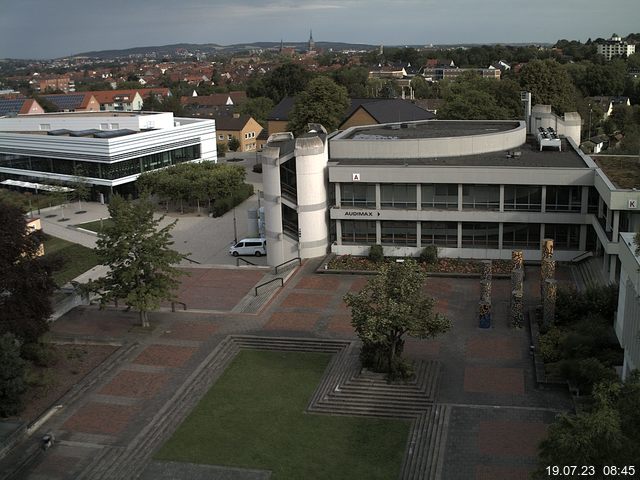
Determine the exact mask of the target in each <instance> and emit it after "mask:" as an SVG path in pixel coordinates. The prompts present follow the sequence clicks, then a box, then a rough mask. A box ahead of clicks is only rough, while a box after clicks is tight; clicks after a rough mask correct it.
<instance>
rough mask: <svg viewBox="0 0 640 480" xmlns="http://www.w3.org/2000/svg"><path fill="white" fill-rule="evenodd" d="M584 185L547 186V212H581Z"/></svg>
mask: <svg viewBox="0 0 640 480" xmlns="http://www.w3.org/2000/svg"><path fill="white" fill-rule="evenodd" d="M581 199H582V187H580V186H572V187H560V186H549V187H547V202H546V206H545V208H546V210H547V212H579V211H580V209H581Z"/></svg>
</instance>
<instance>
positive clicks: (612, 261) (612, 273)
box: [609, 255, 618, 283]
mask: <svg viewBox="0 0 640 480" xmlns="http://www.w3.org/2000/svg"><path fill="white" fill-rule="evenodd" d="M609 257H610V258H609V283H616V282H617V281H618V279H617V278H616V277H617V275H616V267H617V262H618V256H617V255H609Z"/></svg>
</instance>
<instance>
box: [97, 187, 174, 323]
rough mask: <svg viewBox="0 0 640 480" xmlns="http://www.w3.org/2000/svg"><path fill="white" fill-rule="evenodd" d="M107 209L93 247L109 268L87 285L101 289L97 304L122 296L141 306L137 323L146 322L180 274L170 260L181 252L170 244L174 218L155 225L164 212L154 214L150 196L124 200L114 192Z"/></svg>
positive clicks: (169, 295) (168, 296)
mask: <svg viewBox="0 0 640 480" xmlns="http://www.w3.org/2000/svg"><path fill="white" fill-rule="evenodd" d="M109 214H110V215H111V219H112V222H110V223H107V224H105V226H104V227H103V229H102V231H101V232H100V233H99V234H98V241H97V247H96V253H97V254H98V258H99V259H100V261H101V263H102V264H103V265H107V266H108V267H109V272H108V273H107V275H106V276H104V277H102V278H99V279H98V280H93V281H91V282H89V283H88V284H87V285H86V287H85V288H86V290H87V291H89V292H95V293H97V294H99V295H100V304H101V305H105V304H106V303H108V302H110V301H113V300H117V299H123V300H124V302H125V304H126V305H128V306H129V307H132V308H135V309H136V310H137V311H138V312H139V314H140V324H141V325H142V326H143V327H148V326H149V320H148V315H147V314H148V312H150V311H152V310H155V309H156V308H158V307H159V306H160V303H161V302H162V301H163V300H173V299H174V298H175V297H174V295H173V290H174V289H175V288H176V287H177V286H178V284H179V281H178V277H179V276H180V275H182V274H183V272H181V271H180V270H178V269H177V268H176V267H175V266H174V265H175V264H176V263H178V262H179V261H180V260H181V259H182V258H183V256H182V255H181V254H180V253H178V252H176V251H175V250H172V249H171V245H173V241H172V240H171V230H172V229H173V227H174V226H175V224H176V221H174V222H173V223H170V224H169V225H167V226H166V227H163V228H160V229H159V228H158V227H159V225H160V222H161V221H162V218H164V217H162V218H160V219H157V220H156V219H154V218H153V206H152V204H151V202H150V201H149V200H147V199H142V200H138V201H135V202H133V201H126V200H124V199H123V198H122V197H120V196H117V195H116V196H114V197H113V199H112V201H111V203H110V204H109Z"/></svg>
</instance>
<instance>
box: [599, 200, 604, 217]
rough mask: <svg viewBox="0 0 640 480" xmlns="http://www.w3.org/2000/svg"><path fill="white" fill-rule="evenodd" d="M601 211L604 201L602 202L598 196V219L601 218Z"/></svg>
mask: <svg viewBox="0 0 640 480" xmlns="http://www.w3.org/2000/svg"><path fill="white" fill-rule="evenodd" d="M603 210H604V201H603V200H602V197H601V196H600V195H598V218H602V215H603V213H602V212H603Z"/></svg>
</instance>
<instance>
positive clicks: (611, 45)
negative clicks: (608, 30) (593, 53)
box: [596, 33, 636, 60]
mask: <svg viewBox="0 0 640 480" xmlns="http://www.w3.org/2000/svg"><path fill="white" fill-rule="evenodd" d="M596 48H597V52H598V55H602V56H603V57H604V58H605V59H606V60H611V58H613V57H620V56H626V57H628V56H630V55H633V54H634V53H635V52H636V46H635V45H633V44H631V43H627V42H623V41H622V38H620V36H619V35H617V34H615V33H614V34H613V35H612V36H611V38H609V39H608V40H605V41H604V43H598V44H596Z"/></svg>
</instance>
